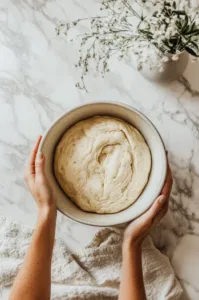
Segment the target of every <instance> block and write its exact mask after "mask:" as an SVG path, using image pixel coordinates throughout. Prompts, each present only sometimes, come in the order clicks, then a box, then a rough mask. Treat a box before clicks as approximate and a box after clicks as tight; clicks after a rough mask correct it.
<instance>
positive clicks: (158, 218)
mask: <svg viewBox="0 0 199 300" xmlns="http://www.w3.org/2000/svg"><path fill="white" fill-rule="evenodd" d="M167 211H168V205H167V203H166V204H165V205H164V206H163V207H162V209H161V210H160V212H159V213H158V214H157V216H155V217H154V219H153V221H152V227H155V226H156V225H157V224H158V223H159V222H160V221H161V220H162V218H163V217H164V216H165V215H166V213H167Z"/></svg>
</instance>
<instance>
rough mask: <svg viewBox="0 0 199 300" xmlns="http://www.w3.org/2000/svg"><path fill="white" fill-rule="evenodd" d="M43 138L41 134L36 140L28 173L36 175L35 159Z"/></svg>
mask: <svg viewBox="0 0 199 300" xmlns="http://www.w3.org/2000/svg"><path fill="white" fill-rule="evenodd" d="M41 139H42V136H39V137H38V139H37V141H36V144H35V146H34V148H33V149H32V151H31V153H30V155H29V159H28V164H27V169H26V171H27V173H28V175H34V174H35V159H36V155H37V151H38V148H39V144H40V141H41Z"/></svg>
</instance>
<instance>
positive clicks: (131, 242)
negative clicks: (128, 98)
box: [123, 165, 173, 247]
mask: <svg viewBox="0 0 199 300" xmlns="http://www.w3.org/2000/svg"><path fill="white" fill-rule="evenodd" d="M172 183H173V180H172V175H171V170H170V167H169V165H168V166H167V177H166V180H165V184H164V187H163V189H162V191H161V193H160V196H159V197H158V198H157V199H156V200H155V202H154V203H153V204H152V206H151V207H150V208H149V210H148V211H147V212H145V213H144V214H143V215H141V216H140V217H139V218H137V219H136V220H135V221H133V222H132V223H130V224H129V225H128V227H127V228H126V230H125V233H124V242H123V246H124V247H126V246H127V247H132V246H133V247H134V246H135V247H136V246H138V247H140V246H141V244H142V242H143V240H144V238H145V237H146V236H147V234H148V233H149V231H150V229H151V228H152V227H154V226H155V225H157V223H159V221H160V220H161V219H162V218H163V217H164V215H165V214H166V213H167V210H168V199H169V195H170V192H171V188H172Z"/></svg>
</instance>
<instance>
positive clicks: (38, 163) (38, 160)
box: [25, 136, 56, 210]
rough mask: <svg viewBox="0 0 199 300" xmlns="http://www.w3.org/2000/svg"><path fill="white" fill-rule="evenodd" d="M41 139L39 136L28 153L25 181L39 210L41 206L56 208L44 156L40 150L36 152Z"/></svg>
mask: <svg viewBox="0 0 199 300" xmlns="http://www.w3.org/2000/svg"><path fill="white" fill-rule="evenodd" d="M41 139H42V137H41V136H40V137H39V138H38V139H37V142H36V144H35V146H34V148H33V150H32V151H31V153H30V156H29V161H28V164H27V167H26V170H25V181H26V184H27V186H28V188H29V190H30V192H31V194H32V195H33V197H34V198H35V200H36V202H37V205H38V208H39V209H40V210H42V209H43V208H44V209H46V208H47V209H53V210H56V204H55V199H54V197H53V193H52V190H51V187H50V185H49V183H48V180H47V178H46V175H45V172H44V164H45V157H44V155H43V153H42V152H40V153H38V148H39V144H40V142H41Z"/></svg>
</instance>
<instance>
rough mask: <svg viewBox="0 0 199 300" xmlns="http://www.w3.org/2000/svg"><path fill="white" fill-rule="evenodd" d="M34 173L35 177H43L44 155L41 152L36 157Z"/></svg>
mask: <svg viewBox="0 0 199 300" xmlns="http://www.w3.org/2000/svg"><path fill="white" fill-rule="evenodd" d="M35 173H36V177H37V176H44V155H43V153H42V152H39V153H38V154H37V156H36V161H35Z"/></svg>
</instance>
